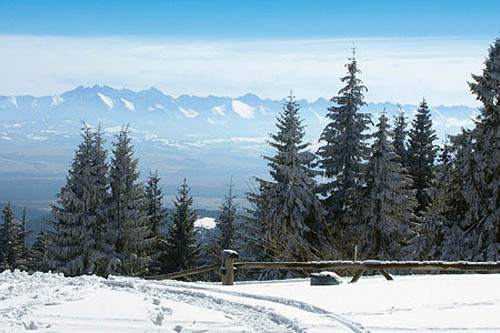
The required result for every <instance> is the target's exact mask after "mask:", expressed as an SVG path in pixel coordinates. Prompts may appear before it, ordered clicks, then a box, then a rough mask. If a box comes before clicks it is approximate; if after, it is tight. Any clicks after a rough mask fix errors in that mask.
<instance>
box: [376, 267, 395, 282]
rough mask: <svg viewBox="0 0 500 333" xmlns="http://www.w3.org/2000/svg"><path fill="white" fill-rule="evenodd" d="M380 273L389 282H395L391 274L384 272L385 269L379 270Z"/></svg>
mask: <svg viewBox="0 0 500 333" xmlns="http://www.w3.org/2000/svg"><path fill="white" fill-rule="evenodd" d="M379 272H380V273H382V275H383V276H384V277H385V279H386V280H388V281H393V280H394V279H393V278H392V276H391V275H390V274H389V273H387V272H386V271H384V270H383V269H379Z"/></svg>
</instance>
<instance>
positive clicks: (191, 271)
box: [144, 265, 220, 280]
mask: <svg viewBox="0 0 500 333" xmlns="http://www.w3.org/2000/svg"><path fill="white" fill-rule="evenodd" d="M219 268H220V265H207V266H201V267H196V268H192V269H187V270H185V271H180V272H175V273H169V274H161V275H155V276H146V277H144V279H146V280H169V279H178V278H182V277H186V276H190V275H194V274H200V273H205V272H210V271H215V270H218V269H219Z"/></svg>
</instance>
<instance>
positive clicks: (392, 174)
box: [358, 112, 416, 260]
mask: <svg viewBox="0 0 500 333" xmlns="http://www.w3.org/2000/svg"><path fill="white" fill-rule="evenodd" d="M388 135H389V124H388V118H387V116H386V115H385V112H384V113H382V115H381V116H380V118H379V122H378V124H377V131H376V133H375V134H374V137H375V141H374V143H373V144H372V147H371V150H372V154H371V158H370V161H369V163H368V170H367V171H368V172H367V176H366V182H367V184H366V187H365V188H364V189H363V191H362V194H363V195H362V202H363V203H362V205H361V206H360V207H359V208H358V210H359V211H360V216H361V221H362V222H361V223H362V224H361V226H360V229H361V230H362V233H363V234H364V235H363V236H362V237H360V238H361V239H363V240H364V241H365V245H364V247H363V249H362V253H363V255H364V257H366V258H369V259H379V260H397V259H399V260H401V259H406V258H405V254H404V248H405V247H406V246H407V245H408V244H409V243H410V237H411V236H412V223H413V222H414V215H413V208H414V207H415V206H416V201H415V193H414V191H412V190H410V189H409V188H410V185H411V180H410V179H409V177H408V176H407V175H406V174H405V172H404V171H403V168H402V167H401V163H400V162H399V159H398V155H397V154H396V153H395V151H394V147H393V146H392V144H391V143H390V141H389V139H388Z"/></svg>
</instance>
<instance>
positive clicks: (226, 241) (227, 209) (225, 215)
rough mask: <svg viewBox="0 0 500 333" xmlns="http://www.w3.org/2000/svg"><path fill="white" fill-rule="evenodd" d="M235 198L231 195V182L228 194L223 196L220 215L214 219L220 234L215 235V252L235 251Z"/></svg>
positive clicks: (236, 206)
mask: <svg viewBox="0 0 500 333" xmlns="http://www.w3.org/2000/svg"><path fill="white" fill-rule="evenodd" d="M235 199H236V196H234V195H233V180H232V178H231V181H230V183H229V193H228V195H226V196H224V202H223V203H222V206H221V207H220V208H219V209H220V213H219V215H218V216H217V218H216V219H215V224H216V227H217V228H218V229H219V231H220V233H219V234H217V237H216V239H215V244H216V248H215V249H216V251H217V252H220V251H222V250H226V249H229V250H237V249H236V248H235V245H236V244H235V238H234V237H235V234H236V228H237V226H236V210H237V209H238V205H237V204H236V203H235V202H234V200H235Z"/></svg>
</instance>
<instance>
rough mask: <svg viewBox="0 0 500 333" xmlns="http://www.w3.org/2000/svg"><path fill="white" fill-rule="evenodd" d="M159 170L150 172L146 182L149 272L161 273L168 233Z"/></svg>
mask: <svg viewBox="0 0 500 333" xmlns="http://www.w3.org/2000/svg"><path fill="white" fill-rule="evenodd" d="M159 183H160V177H159V176H158V171H156V172H155V173H150V174H149V178H148V181H147V184H146V201H147V205H148V216H149V229H150V233H151V235H150V238H151V241H152V242H151V247H150V248H149V250H148V251H149V255H150V257H151V258H152V260H153V261H152V262H151V265H150V269H149V272H150V273H153V274H161V273H163V272H165V270H166V265H167V262H166V257H165V256H166V253H165V251H166V245H165V243H166V233H165V226H166V224H167V209H166V208H164V207H163V206H162V205H163V193H162V189H161V187H160V186H159Z"/></svg>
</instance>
